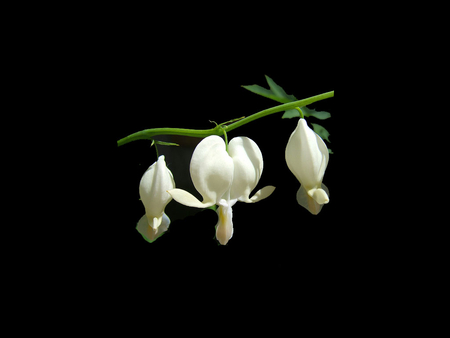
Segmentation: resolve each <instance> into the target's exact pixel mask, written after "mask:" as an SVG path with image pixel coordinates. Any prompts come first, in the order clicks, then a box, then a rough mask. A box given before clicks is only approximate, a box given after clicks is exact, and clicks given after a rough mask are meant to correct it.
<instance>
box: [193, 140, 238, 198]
mask: <svg viewBox="0 0 450 338" xmlns="http://www.w3.org/2000/svg"><path fill="white" fill-rule="evenodd" d="M233 170H234V165H233V160H232V158H231V157H230V156H229V155H228V153H227V151H226V148H225V142H224V141H223V139H222V138H220V137H219V136H216V135H212V136H208V137H206V138H205V139H203V140H202V141H201V142H200V143H199V144H198V145H197V147H196V148H195V150H194V153H193V154H192V159H191V166H190V172H191V178H192V182H193V183H194V187H195V189H197V191H198V192H199V193H200V194H201V195H202V197H203V202H202V203H203V205H205V206H211V205H213V204H217V203H218V201H219V200H220V199H221V198H222V196H223V195H224V194H225V192H227V190H228V189H229V188H230V186H231V182H232V180H233ZM184 197H186V196H184Z"/></svg>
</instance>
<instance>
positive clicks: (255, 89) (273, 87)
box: [242, 75, 297, 103]
mask: <svg viewBox="0 0 450 338" xmlns="http://www.w3.org/2000/svg"><path fill="white" fill-rule="evenodd" d="M266 80H267V83H268V84H269V87H270V89H266V88H264V87H261V86H258V85H251V86H242V87H244V88H245V89H247V90H249V91H251V92H252V93H255V94H258V95H261V96H264V97H267V98H268V99H271V100H274V101H277V102H280V103H288V102H293V101H297V98H296V97H295V96H294V95H288V94H286V92H285V91H284V89H283V88H281V87H280V86H279V85H277V84H276V83H275V81H273V80H272V79H271V78H270V77H268V76H267V75H266Z"/></svg>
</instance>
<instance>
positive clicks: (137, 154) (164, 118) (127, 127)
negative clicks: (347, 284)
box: [105, 41, 346, 257]
mask: <svg viewBox="0 0 450 338" xmlns="http://www.w3.org/2000/svg"><path fill="white" fill-rule="evenodd" d="M273 47H274V48H275V49H276V46H273ZM259 48H260V49H258V47H257V46H255V47H254V48H253V49H252V48H250V50H249V48H247V49H245V51H244V50H241V49H239V47H238V46H234V45H233V44H232V43H230V44H222V43H221V42H215V43H214V42H212V41H200V42H198V45H196V44H193V45H192V44H186V47H185V48H183V47H180V48H171V49H167V50H166V49H164V48H162V49H159V48H149V47H148V46H147V48H143V49H141V48H140V47H136V48H133V47H131V48H129V49H128V53H129V54H128V55H123V58H124V59H121V60H118V62H119V61H120V63H119V64H116V65H115V67H114V68H111V74H110V77H111V79H110V80H111V82H112V84H109V86H110V88H111V92H108V93H105V94H106V96H107V97H106V98H105V101H107V102H108V106H109V107H111V111H109V112H108V114H111V117H110V118H108V119H107V124H111V125H112V126H111V130H112V131H113V135H112V139H111V140H109V142H110V143H109V144H108V145H109V147H110V148H112V149H110V150H111V153H112V155H111V156H112V162H111V163H108V168H105V170H107V171H112V172H114V173H115V175H114V179H113V181H112V182H111V184H112V186H114V188H113V189H112V191H111V192H110V193H109V194H108V198H112V199H113V201H114V203H115V207H114V208H113V210H111V211H110V212H111V214H109V215H108V216H109V217H111V218H112V224H110V230H111V232H112V233H113V238H114V239H115V240H117V244H118V247H124V248H125V247H126V248H128V247H129V248H132V250H137V252H139V254H142V255H150V256H151V255H158V252H167V250H169V249H170V250H175V251H180V252H191V251H196V252H202V253H205V254H206V253H211V252H227V251H231V252H241V253H242V252H246V253H251V252H260V253H261V254H262V255H268V256H270V254H269V253H275V252H278V253H277V255H282V252H283V251H286V254H288V255H289V256H290V257H292V256H293V255H294V256H297V255H298V257H306V256H309V257H315V256H323V257H325V256H328V257H332V256H335V254H336V252H339V250H346V249H345V247H341V245H340V243H338V242H339V241H338V240H336V238H339V237H340V236H341V234H342V228H343V227H345V219H342V218H340V217H341V216H342V214H343V212H342V211H343V210H342V209H341V208H342V207H343V205H344V204H345V202H344V201H343V199H344V198H343V192H342V190H341V188H340V186H342V184H341V183H340V182H339V174H338V173H339V172H340V171H342V170H343V165H344V162H343V160H342V158H343V152H344V146H343V144H342V143H341V142H340V137H339V134H340V130H339V118H340V117H339V110H338V108H337V107H338V105H337V104H336V102H335V100H336V99H335V98H331V99H327V100H324V101H321V102H318V103H315V104H313V105H311V107H313V108H316V109H318V110H325V111H329V112H330V113H331V114H332V118H331V119H328V120H325V121H319V120H316V119H314V118H310V119H309V122H313V123H319V124H322V125H323V126H325V127H326V128H327V129H328V131H329V132H330V134H331V136H330V140H331V141H332V143H331V144H328V146H329V147H330V148H331V149H332V150H333V151H334V154H332V155H330V163H329V166H328V168H327V172H326V174H325V179H324V183H325V184H326V185H327V186H328V188H329V189H330V203H329V204H328V205H326V206H324V208H323V210H322V212H321V213H320V214H319V215H317V216H313V215H311V214H310V213H309V212H307V211H306V210H305V209H303V208H302V207H300V206H299V205H298V204H297V202H296V198H295V195H296V192H297V190H298V187H299V183H298V182H297V180H296V179H295V177H294V176H293V175H292V173H291V172H290V171H289V170H288V168H287V166H286V163H285V159H284V151H285V147H286V144H287V141H288V139H289V136H290V134H291V133H292V131H293V130H294V129H295V127H296V124H297V121H298V119H292V120H288V119H281V116H282V113H279V114H275V115H272V116H269V117H265V118H263V119H260V120H258V121H255V122H253V123H250V124H248V125H246V126H243V127H241V128H238V129H236V130H234V131H232V132H230V133H229V135H228V137H229V139H232V138H233V137H235V136H248V137H250V138H252V139H253V140H254V141H255V142H257V144H258V145H259V147H260V149H261V151H262V153H263V157H264V171H263V175H262V178H261V181H260V183H259V185H258V187H257V189H260V188H262V187H264V186H266V185H275V186H276V187H277V189H276V191H275V193H274V194H273V195H272V196H271V197H270V198H268V199H266V200H264V201H261V202H260V203H256V204H251V205H250V204H245V203H238V204H237V205H236V206H235V207H234V208H233V211H234V218H233V222H234V228H235V232H234V235H233V238H232V239H231V240H230V241H229V243H228V244H227V246H225V247H221V246H219V245H218V243H217V241H216V240H215V239H214V226H215V224H216V222H217V216H216V214H215V213H214V212H213V211H211V210H205V211H202V212H200V213H197V214H196V215H195V216H188V217H187V218H186V219H184V220H176V218H177V217H176V216H175V215H174V216H172V215H169V217H171V218H172V220H173V221H172V224H171V226H170V228H169V231H168V232H167V233H166V234H165V235H164V236H162V237H161V238H160V239H158V240H157V241H156V242H154V243H152V244H149V243H147V242H146V241H144V240H143V239H142V238H141V236H140V235H139V233H137V231H136V230H135V225H136V222H137V221H138V220H139V218H140V217H141V216H142V215H143V213H144V209H143V206H142V204H141V202H140V201H139V194H138V186H139V180H140V178H141V176H142V174H143V173H144V171H145V170H146V169H147V168H148V166H149V165H151V164H152V163H153V162H154V161H155V160H156V153H155V151H154V149H150V141H136V142H133V143H130V144H127V145H124V146H122V147H120V148H116V147H115V143H114V142H115V141H117V140H118V139H120V138H122V137H125V136H127V135H129V134H131V133H133V132H136V131H139V130H142V129H146V128H155V127H181V128H195V129H207V128H212V127H213V126H214V124H212V123H211V122H210V120H212V121H216V122H218V123H221V122H225V121H227V120H230V119H233V118H237V117H241V116H249V115H251V114H253V113H255V112H258V111H260V110H263V109H266V108H269V107H272V106H274V105H277V103H276V102H274V101H271V100H269V99H266V98H263V97H260V96H258V95H256V94H253V93H251V92H249V91H247V90H245V89H243V88H242V87H241V85H250V84H259V85H261V86H264V87H268V85H267V84H266V80H265V77H264V75H265V74H266V75H268V76H270V77H271V78H272V79H273V80H274V81H275V82H277V83H278V84H279V85H280V86H282V87H283V88H284V89H285V90H286V92H287V93H288V94H294V95H295V96H296V97H297V98H298V99H302V98H307V97H310V96H313V95H317V94H320V93H324V92H327V91H330V90H335V89H336V88H335V79H334V70H333V69H334V67H335V65H334V64H333V60H332V59H331V58H329V57H327V55H329V54H330V48H329V47H326V46H323V49H322V50H321V49H318V50H316V51H314V53H312V54H313V56H312V55H310V54H311V53H309V52H308V53H305V52H304V51H303V52H301V51H298V52H296V51H276V52H274V51H271V52H270V48H271V47H270V46H265V49H266V50H269V52H267V51H264V49H263V48H262V47H259ZM121 55H122V54H121ZM284 55H286V57H284ZM304 55H309V56H308V57H304ZM335 121H336V122H335ZM160 139H163V138H160ZM175 141H177V140H175ZM178 141H180V140H178ZM198 141H199V139H194V140H184V141H183V140H181V141H180V143H183V142H185V144H182V147H180V148H176V149H167V147H161V146H160V147H159V149H160V152H161V153H163V154H164V153H165V152H167V151H173V152H174V155H173V156H174V157H173V158H172V159H170V158H167V162H168V166H169V168H170V169H171V170H172V171H173V172H175V171H177V170H184V171H185V172H187V171H188V167H189V164H188V163H186V162H185V163H183V168H178V167H176V166H177V156H182V155H181V154H186V153H188V152H189V151H192V149H193V147H194V146H195V142H198ZM190 142H194V144H193V145H192V146H191V148H189V147H188V146H187V145H188V143H190ZM185 156H186V155H185ZM175 181H176V182H177V177H176V176H175ZM257 189H256V190H257ZM256 190H255V191H256ZM191 192H193V191H192V190H191ZM172 204H176V202H175V201H173V202H171V204H170V207H172ZM170 207H168V210H170V209H169V208H170ZM195 211H197V210H195ZM338 215H339V216H338ZM174 219H175V220H174ZM339 223H341V224H339ZM279 250H282V251H281V252H279Z"/></svg>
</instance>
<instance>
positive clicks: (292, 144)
mask: <svg viewBox="0 0 450 338" xmlns="http://www.w3.org/2000/svg"><path fill="white" fill-rule="evenodd" d="M328 160H329V153H328V148H327V146H326V145H325V143H324V142H323V140H322V139H321V138H320V136H319V135H317V134H316V133H315V132H314V131H313V130H311V128H309V127H308V125H307V124H306V120H305V119H300V120H299V121H298V125H297V128H296V129H295V130H294V132H293V133H292V135H291V137H290V138H289V142H288V144H287V146H286V163H287V165H288V167H289V170H291V171H292V173H293V174H294V175H295V177H296V178H297V180H298V181H299V182H300V184H301V185H300V189H299V190H298V192H297V202H298V204H300V205H301V206H303V207H305V208H306V209H308V210H309V211H310V212H311V213H312V214H314V215H317V214H318V213H319V212H320V210H321V209H322V206H323V204H326V203H328V202H329V198H328V194H329V192H328V188H327V187H326V186H325V185H324V184H322V180H323V176H324V174H325V169H326V168H327V165H328Z"/></svg>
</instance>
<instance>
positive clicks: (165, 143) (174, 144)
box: [152, 140, 180, 147]
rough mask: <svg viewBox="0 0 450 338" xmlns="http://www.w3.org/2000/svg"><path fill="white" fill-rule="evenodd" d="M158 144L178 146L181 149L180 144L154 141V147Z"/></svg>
mask: <svg viewBox="0 0 450 338" xmlns="http://www.w3.org/2000/svg"><path fill="white" fill-rule="evenodd" d="M155 143H156V144H158V145H160V146H176V147H179V146H180V145H179V144H178V143H171V142H164V141H158V140H152V146H153V145H154V144H155Z"/></svg>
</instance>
